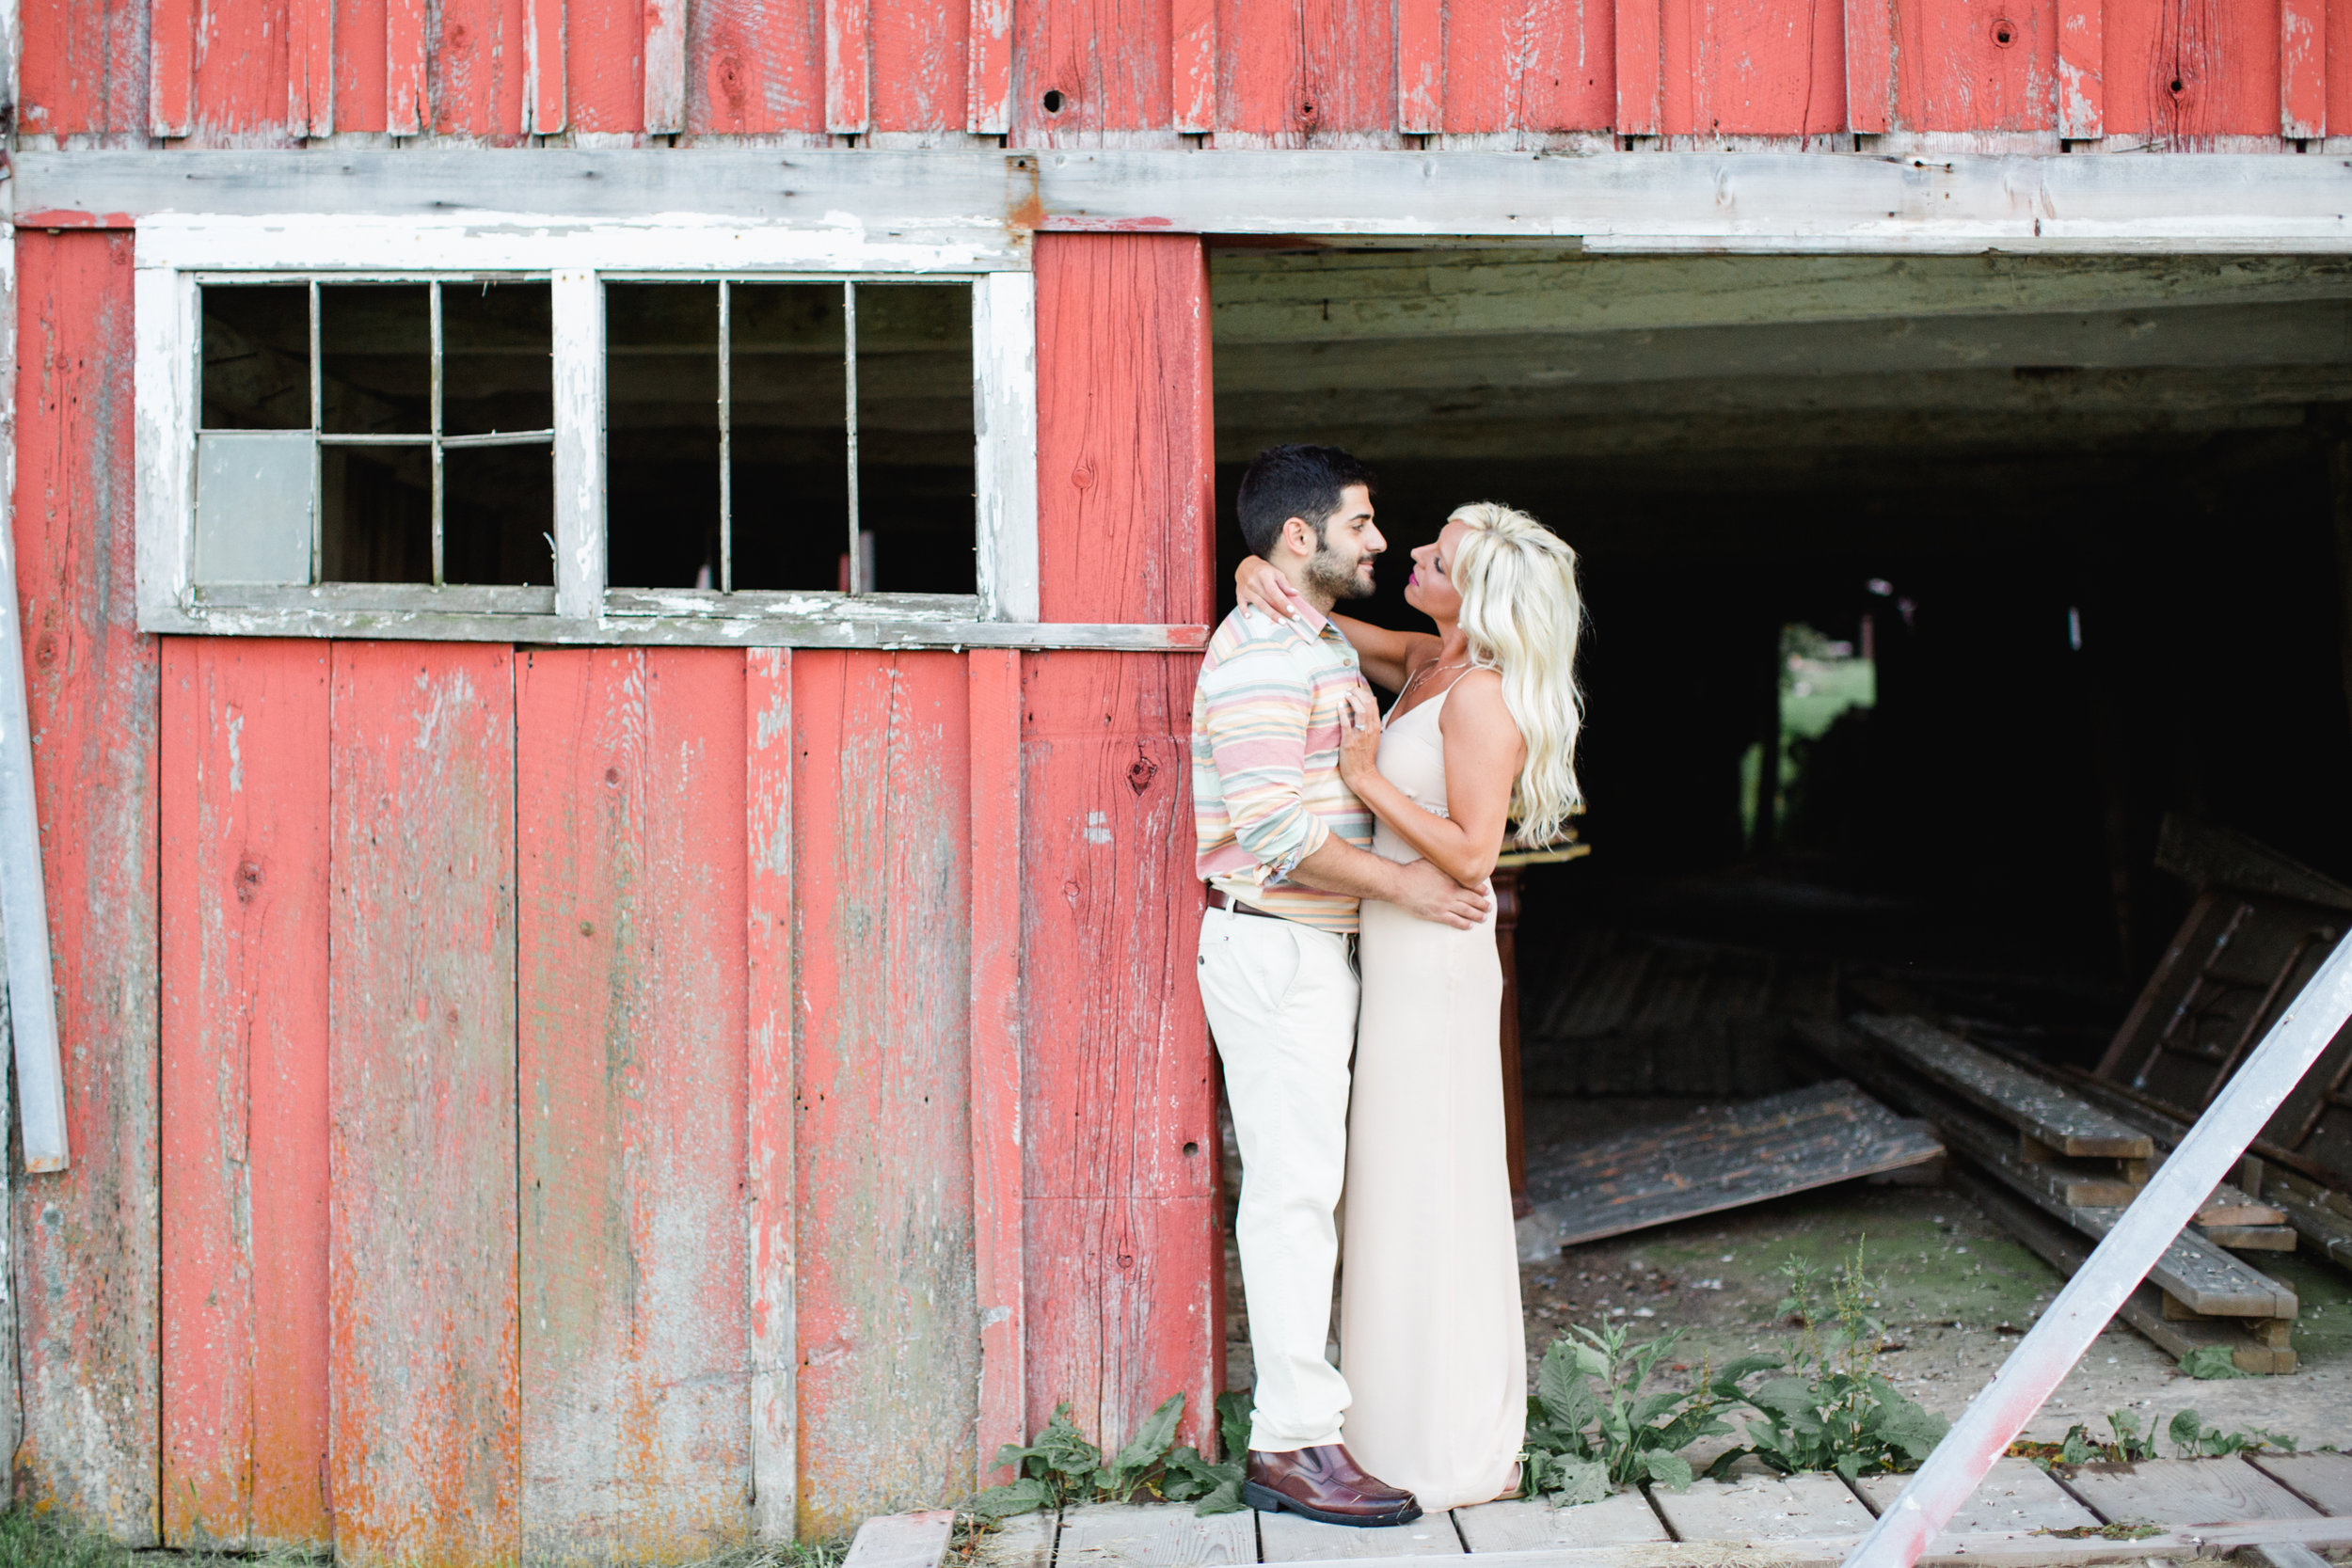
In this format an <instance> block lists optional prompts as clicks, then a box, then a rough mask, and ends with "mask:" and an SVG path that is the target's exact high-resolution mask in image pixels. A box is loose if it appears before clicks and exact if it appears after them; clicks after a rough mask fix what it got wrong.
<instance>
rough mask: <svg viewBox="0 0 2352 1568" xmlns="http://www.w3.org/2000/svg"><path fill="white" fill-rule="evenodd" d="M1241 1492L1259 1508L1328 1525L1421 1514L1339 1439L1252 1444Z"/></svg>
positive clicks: (1406, 1519) (1393, 1521)
mask: <svg viewBox="0 0 2352 1568" xmlns="http://www.w3.org/2000/svg"><path fill="white" fill-rule="evenodd" d="M1241 1497H1242V1501H1244V1502H1246V1503H1248V1505H1249V1506H1250V1507H1252V1508H1254V1509H1256V1510H1258V1511H1259V1512H1260V1513H1280V1512H1281V1511H1282V1510H1283V1509H1286V1508H1287V1509H1289V1510H1290V1511H1291V1512H1292V1513H1303V1514H1305V1515H1306V1516H1307V1517H1308V1518H1310V1519H1317V1520H1321V1521H1322V1522H1323V1523H1324V1524H1327V1525H1409V1524H1411V1523H1412V1522H1413V1521H1414V1520H1416V1519H1418V1518H1420V1517H1421V1504H1420V1503H1418V1502H1416V1501H1414V1500H1413V1495H1412V1494H1411V1493H1410V1492H1406V1491H1404V1490H1402V1489H1400V1488H1398V1487H1394V1486H1391V1485H1390V1484H1389V1483H1388V1482H1386V1481H1380V1480H1377V1479H1376V1478H1375V1477H1373V1476H1370V1475H1367V1474H1365V1472H1364V1468H1363V1466H1362V1465H1359V1464H1357V1463H1356V1460H1355V1457H1354V1456H1353V1455H1352V1454H1350V1453H1349V1452H1348V1451H1347V1448H1346V1445H1344V1444H1341V1443H1327V1444H1325V1445H1324V1446H1323V1447H1321V1448H1317V1449H1293V1450H1292V1451H1290V1452H1288V1453H1260V1452H1259V1451H1257V1450H1256V1449H1251V1450H1250V1452H1249V1463H1248V1465H1247V1466H1246V1467H1244V1469H1243V1471H1242V1483H1241Z"/></svg>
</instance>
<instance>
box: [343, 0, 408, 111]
mask: <svg viewBox="0 0 2352 1568" xmlns="http://www.w3.org/2000/svg"><path fill="white" fill-rule="evenodd" d="M392 3H393V0H331V4H332V5H333V7H334V15H335V31H334V42H333V48H334V62H335V63H334V71H335V129H336V130H338V131H382V130H384V129H385V128H386V124H387V119H386V105H387V103H388V99H387V96H386V94H387V87H388V83H387V78H386V71H385V65H386V59H387V55H386V53H385V48H386V44H387V42H388V33H387V24H386V21H385V14H384V13H385V9H386V8H387V6H388V5H389V4H392Z"/></svg>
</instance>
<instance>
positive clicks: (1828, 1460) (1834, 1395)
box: [1718, 1242, 1950, 1481]
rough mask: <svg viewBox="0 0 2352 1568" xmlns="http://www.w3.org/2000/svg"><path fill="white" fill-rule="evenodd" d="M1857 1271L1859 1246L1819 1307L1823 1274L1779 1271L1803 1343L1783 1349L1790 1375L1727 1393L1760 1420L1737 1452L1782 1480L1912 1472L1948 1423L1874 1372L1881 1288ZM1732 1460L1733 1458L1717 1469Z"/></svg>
mask: <svg viewBox="0 0 2352 1568" xmlns="http://www.w3.org/2000/svg"><path fill="white" fill-rule="evenodd" d="M1864 1261H1865V1260H1864V1256H1863V1247H1862V1243H1858V1242H1857V1243H1855V1244H1854V1253H1853V1257H1852V1258H1851V1259H1850V1260H1848V1261H1846V1262H1844V1263H1841V1264H1839V1265H1838V1267H1837V1269H1836V1271H1835V1273H1833V1274H1831V1275H1829V1276H1828V1299H1827V1301H1826V1302H1824V1301H1823V1299H1822V1294H1821V1292H1822V1284H1823V1278H1822V1272H1821V1270H1820V1269H1819V1268H1818V1267H1817V1266H1815V1265H1814V1264H1812V1263H1810V1262H1808V1261H1806V1260H1805V1259H1802V1258H1791V1259H1788V1262H1786V1263H1784V1264H1782V1265H1781V1270H1780V1273H1781V1277H1782V1278H1784V1279H1786V1280H1787V1281H1788V1296H1787V1298H1786V1299H1785V1300H1784V1301H1783V1302H1782V1303H1781V1310H1782V1311H1783V1312H1784V1313H1785V1314H1787V1315H1788V1317H1790V1318H1791V1319H1793V1320H1795V1321H1796V1322H1797V1323H1801V1324H1802V1325H1803V1327H1804V1335H1803V1338H1800V1339H1799V1340H1798V1342H1797V1343H1796V1344H1795V1345H1794V1346H1793V1347H1791V1349H1790V1352H1789V1356H1788V1369H1789V1370H1788V1375H1787V1376H1785V1377H1776V1378H1771V1379H1768V1380H1766V1381H1765V1382H1763V1383H1761V1384H1759V1385H1757V1386H1756V1388H1755V1389H1753V1390H1752V1391H1742V1390H1739V1389H1736V1388H1735V1389H1734V1390H1733V1391H1732V1392H1733V1394H1734V1395H1735V1396H1736V1397H1737V1398H1739V1399H1740V1400H1741V1401H1742V1402H1745V1403H1746V1405H1747V1406H1748V1407H1749V1408H1750V1409H1751V1410H1754V1411H1755V1412H1756V1416H1757V1417H1758V1418H1759V1419H1758V1420H1756V1421H1748V1422H1746V1423H1745V1425H1746V1426H1747V1433H1748V1439H1749V1447H1748V1449H1745V1450H1738V1451H1745V1452H1751V1453H1754V1454H1755V1455H1756V1457H1757V1458H1758V1459H1761V1460H1762V1461H1764V1463H1765V1464H1767V1465H1771V1466H1772V1468H1774V1469H1775V1470H1778V1471H1780V1472H1782V1473H1783V1474H1784V1475H1786V1474H1793V1473H1795V1472H1798V1471H1802V1470H1835V1471H1836V1472H1837V1473H1838V1474H1839V1475H1841V1476H1843V1477H1845V1478H1846V1479H1847V1480H1848V1481H1852V1480H1854V1479H1855V1478H1857V1477H1859V1476H1865V1475H1875V1474H1877V1473H1879V1472H1880V1471H1883V1470H1906V1469H1910V1468H1912V1467H1913V1466H1914V1465H1918V1464H1919V1463H1920V1462H1921V1461H1923V1460H1925V1459H1926V1458H1927V1456H1928V1454H1929V1452H1930V1451H1931V1449H1934V1447H1935V1445H1936V1444H1938V1443H1940V1442H1942V1441H1943V1439H1944V1433H1946V1432H1947V1431H1948V1430H1949V1429H1950V1423H1949V1422H1947V1421H1946V1420H1945V1419H1944V1418H1942V1417H1941V1416H1936V1415H1932V1414H1931V1413H1930V1412H1928V1411H1927V1410H1925V1409H1922V1408H1921V1407H1920V1406H1919V1405H1918V1403H1916V1402H1915V1401H1913V1400H1912V1399H1911V1398H1910V1397H1909V1396H1907V1395H1905V1394H1903V1393H1901V1392H1900V1391H1899V1390H1898V1389H1897V1388H1896V1387H1895V1386H1894V1385H1893V1384H1891V1383H1889V1382H1887V1381H1886V1379H1885V1378H1883V1377H1882V1376H1880V1375H1879V1374H1878V1372H1877V1371H1876V1370H1874V1364H1875V1362H1876V1360H1877V1357H1878V1354H1879V1345H1880V1343H1881V1341H1882V1339H1883V1336H1884V1334H1885V1326H1884V1325H1883V1323H1880V1322H1879V1321H1878V1319H1877V1318H1876V1317H1875V1316H1874V1315H1873V1313H1872V1309H1873V1308H1874V1307H1876V1306H1877V1304H1878V1298H1879V1293H1880V1287H1879V1285H1878V1284H1877V1282H1876V1281H1874V1280H1872V1279H1871V1278H1870V1276H1869V1275H1868V1273H1867V1270H1866V1268H1865V1266H1864ZM1771 1365H1772V1366H1774V1367H1777V1366H1780V1365H1782V1363H1780V1362H1777V1361H1775V1362H1772V1363H1771ZM1757 1370H1761V1369H1757ZM1740 1375H1741V1376H1745V1375H1747V1374H1746V1373H1744V1372H1743V1373H1741V1374H1740ZM1759 1426H1760V1427H1761V1429H1762V1430H1761V1431H1760V1432H1759V1431H1758V1428H1759ZM1731 1457H1736V1452H1735V1454H1734V1455H1727V1456H1726V1458H1725V1460H1723V1461H1718V1464H1719V1465H1721V1464H1724V1463H1727V1462H1728V1460H1729V1458H1731Z"/></svg>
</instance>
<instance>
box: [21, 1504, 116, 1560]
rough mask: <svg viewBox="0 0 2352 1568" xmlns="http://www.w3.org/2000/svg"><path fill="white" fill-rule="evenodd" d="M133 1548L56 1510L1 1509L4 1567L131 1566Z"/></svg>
mask: <svg viewBox="0 0 2352 1568" xmlns="http://www.w3.org/2000/svg"><path fill="white" fill-rule="evenodd" d="M130 1562H131V1549H130V1548H129V1547H128V1546H124V1545H122V1544H119V1543H118V1542H116V1541H114V1540H113V1539H112V1538H111V1537H109V1536H107V1535H105V1534H103V1533H102V1532H100V1531H98V1530H92V1529H84V1528H81V1527H80V1526H78V1525H76V1524H75V1523H73V1521H72V1520H71V1519H67V1518H65V1517H63V1516H61V1515H58V1514H56V1513H34V1512H33V1511H32V1510H30V1509H25V1508H12V1509H10V1510H8V1512H7V1513H0V1568H130Z"/></svg>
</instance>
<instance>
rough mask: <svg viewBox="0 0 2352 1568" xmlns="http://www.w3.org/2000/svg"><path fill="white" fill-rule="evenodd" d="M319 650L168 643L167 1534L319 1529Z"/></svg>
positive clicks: (323, 732)
mask: <svg viewBox="0 0 2352 1568" xmlns="http://www.w3.org/2000/svg"><path fill="white" fill-rule="evenodd" d="M327 662H328V648H327V645H326V644H325V643H323V642H308V641H304V642H287V641H255V640H246V639H230V638H213V639H199V638H185V637H175V638H168V639H166V640H165V641H164V645H163V664H164V679H163V743H162V784H161V789H162V799H163V855H162V914H163V927H162V972H163V1015H162V1023H163V1027H162V1062H163V1066H162V1079H163V1117H162V1123H163V1125H162V1137H163V1172H162V1180H163V1191H164V1192H165V1193H166V1194H167V1195H168V1198H169V1201H168V1202H167V1203H166V1204H165V1205H164V1206H163V1214H162V1227H163V1270H162V1274H163V1350H162V1355H163V1373H164V1383H163V1431H164V1454H163V1505H164V1534H165V1537H166V1538H167V1540H170V1541H173V1542H197V1541H213V1542H218V1543H221V1544H225V1545H228V1546H230V1547H243V1548H261V1547H264V1546H268V1545H272V1544H325V1543H326V1542H327V1541H328V1540H329V1539H330V1538H331V1534H332V1525H331V1521H330V1516H329V1511H328V1507H327V1497H326V1433H327V1310H326V1304H327V1264H326V1259H327V1192H328V1177H327V1105H326V1061H327V940H326V936H327V918H326V916H327V821H328V801H327V779H328V764H327V730H328V724H327V718H328V716H327Z"/></svg>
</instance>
